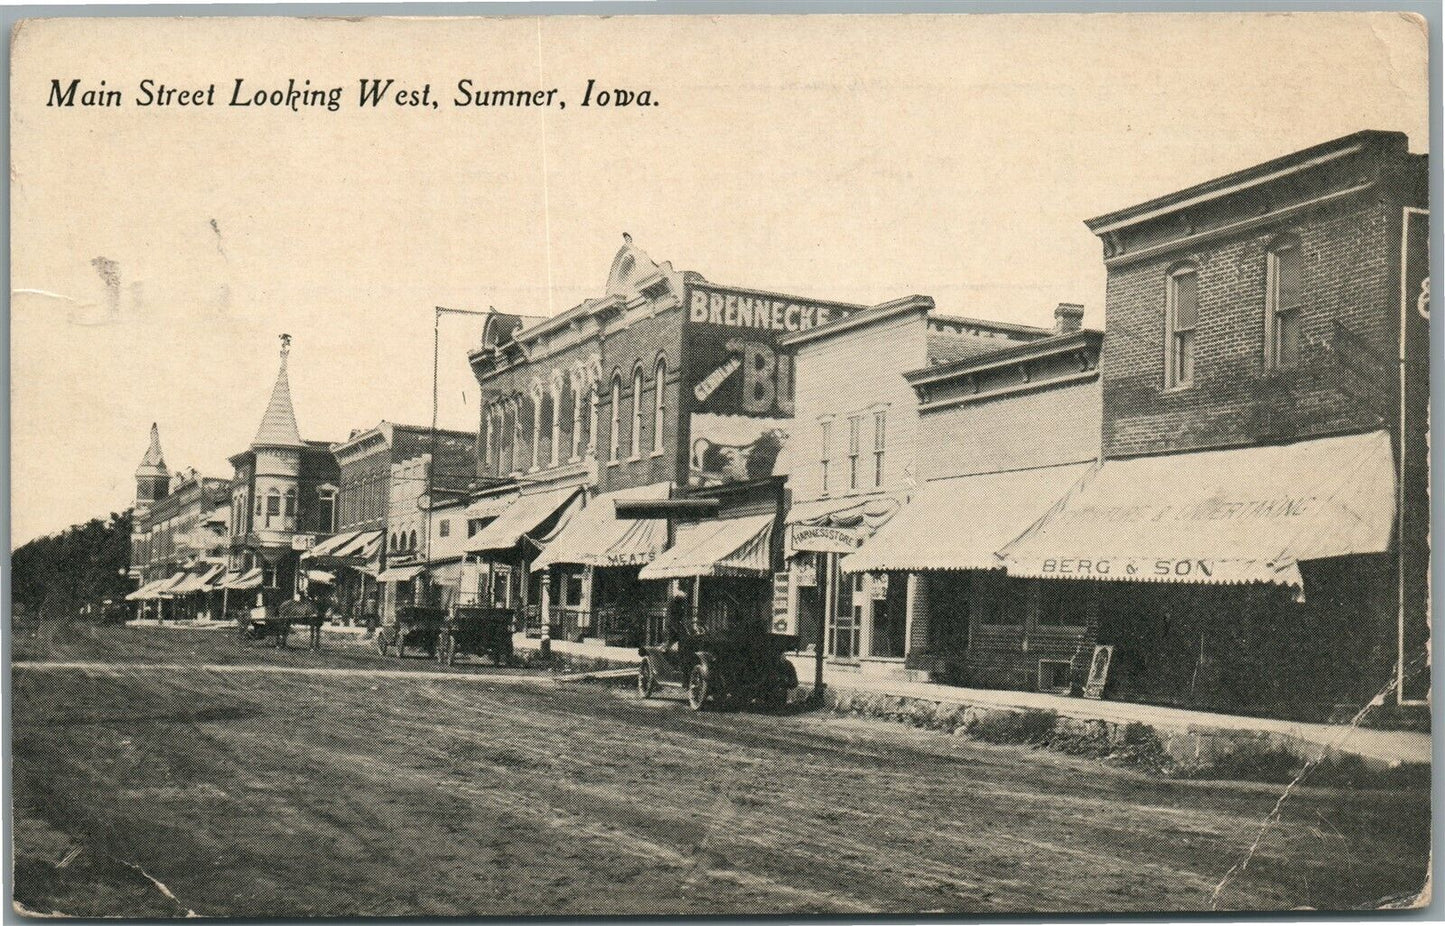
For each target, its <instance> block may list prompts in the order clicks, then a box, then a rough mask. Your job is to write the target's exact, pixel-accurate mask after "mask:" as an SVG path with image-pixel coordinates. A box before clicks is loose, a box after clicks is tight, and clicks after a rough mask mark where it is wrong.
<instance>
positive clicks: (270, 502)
mask: <svg viewBox="0 0 1445 926" xmlns="http://www.w3.org/2000/svg"><path fill="white" fill-rule="evenodd" d="M279 517H281V493H280V492H278V491H276V490H275V489H272V490H271V491H270V492H267V493H266V526H267V527H268V528H269V527H270V526H271V519H272V518H279Z"/></svg>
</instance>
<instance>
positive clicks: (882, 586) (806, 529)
mask: <svg viewBox="0 0 1445 926" xmlns="http://www.w3.org/2000/svg"><path fill="white" fill-rule="evenodd" d="M1051 333H1052V332H1051V331H1050V330H1049V329H1046V328H1036V327H1032V326H1027V325H1014V324H1008V323H1004V322H994V321H984V320H980V319H972V318H958V317H952V316H947V315H941V314H939V313H937V312H936V311H935V307H934V304H933V300H932V299H929V298H927V297H924V296H910V297H907V298H905V299H900V300H897V301H895V302H891V303H885V304H884V305H880V306H876V307H874V308H870V309H868V310H866V311H862V312H857V313H854V314H852V315H849V316H847V317H845V318H842V319H837V320H834V321H832V322H829V323H828V324H825V325H822V326H819V327H817V328H812V329H810V330H807V331H802V332H798V333H796V334H789V335H787V336H785V337H784V338H783V341H782V343H783V346H784V348H785V349H787V350H788V351H790V352H791V353H792V355H793V367H794V370H795V373H796V376H795V379H796V386H795V407H796V411H795V417H794V419H793V421H792V427H791V428H790V432H789V436H788V440H787V444H786V450H785V453H784V461H785V463H784V469H785V471H786V473H787V477H788V494H789V497H790V501H789V509H788V514H787V518H786V527H787V533H786V538H785V553H786V554H787V566H788V569H787V595H786V609H784V608H783V607H782V604H783V601H784V596H783V594H782V589H781V588H780V589H779V594H778V613H777V614H775V620H774V627H775V630H778V631H786V632H789V633H797V634H798V635H799V638H800V641H801V643H802V645H803V647H804V648H805V649H807V650H812V651H814V652H816V649H817V647H818V645H819V643H820V642H821V645H822V647H823V650H824V652H825V654H826V656H827V658H828V659H829V660H830V661H832V662H833V663H835V664H839V665H846V666H856V667H858V668H859V670H860V671H864V672H869V673H874V674H901V673H902V671H903V668H904V662H905V657H906V656H908V655H909V649H910V648H909V645H908V630H909V627H910V626H911V625H915V624H916V625H918V626H922V621H921V619H919V618H918V616H917V615H916V614H915V613H914V612H915V611H916V610H917V608H918V606H919V605H920V604H921V603H922V602H923V600H924V598H923V595H922V593H921V592H920V590H919V588H918V587H917V578H916V577H910V576H909V575H907V574H904V573H900V574H899V575H897V576H896V581H893V582H889V581H888V579H887V578H886V577H885V574H883V573H881V572H880V573H878V574H876V575H875V574H868V575H864V574H863V573H847V574H845V573H842V572H840V570H839V559H840V557H843V558H846V556H847V555H848V554H850V553H852V552H853V551H854V550H856V549H858V548H859V546H861V545H865V544H866V542H867V541H868V539H869V538H870V537H871V536H872V535H873V534H874V532H875V531H879V530H884V529H886V525H887V524H888V523H889V521H890V519H891V518H892V517H893V516H894V515H895V514H897V513H898V511H899V510H900V509H901V508H902V507H904V506H905V505H906V504H907V503H908V500H909V499H910V497H911V496H912V495H913V494H914V492H915V490H916V489H917V488H918V486H919V484H920V481H921V479H920V470H921V469H923V468H926V467H928V466H931V465H938V461H937V460H936V459H930V453H931V452H936V451H930V450H929V449H926V447H927V445H929V444H931V443H933V442H934V437H933V428H932V427H931V426H930V425H929V423H927V422H925V421H923V420H921V416H920V409H919V406H918V402H917V399H916V397H915V394H914V389H913V387H912V386H911V385H910V382H909V378H910V377H911V376H913V375H914V374H915V371H924V372H927V371H934V370H941V369H946V368H951V367H952V366H954V365H956V364H958V363H960V362H967V360H968V359H970V358H980V357H989V356H993V355H994V354H995V353H998V352H1007V351H1009V350H1010V349H1014V348H1018V347H1019V346H1021V345H1027V344H1030V343H1033V342H1038V341H1040V340H1041V339H1047V338H1048V337H1049V336H1050V334H1051Z"/></svg>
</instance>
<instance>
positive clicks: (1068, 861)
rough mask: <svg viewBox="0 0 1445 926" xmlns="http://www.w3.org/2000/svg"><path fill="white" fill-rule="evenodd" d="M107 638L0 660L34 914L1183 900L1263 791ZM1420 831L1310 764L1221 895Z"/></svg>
mask: <svg viewBox="0 0 1445 926" xmlns="http://www.w3.org/2000/svg"><path fill="white" fill-rule="evenodd" d="M102 633H105V634H111V635H113V636H112V637H110V638H107V639H100V640H98V641H97V640H88V641H87V640H81V641H79V642H75V641H71V642H69V643H67V644H66V645H64V646H61V645H58V644H56V645H45V646H38V645H35V644H34V643H31V644H28V645H25V644H22V647H21V649H20V651H18V652H17V653H16V654H15V658H16V659H23V660H40V661H50V660H59V659H67V660H73V661H82V662H92V661H97V660H95V659H94V658H89V659H88V658H86V657H87V656H91V657H94V656H97V655H103V656H105V657H106V659H107V660H108V659H113V658H117V653H123V654H125V655H126V656H128V657H129V658H131V659H133V660H134V661H133V662H131V663H130V664H115V665H112V666H110V667H95V666H91V667H69V668H60V667H53V668H45V667H24V666H20V667H16V668H15V670H14V674H13V694H14V700H13V702H12V703H13V705H14V707H13V748H14V756H15V763H14V766H13V767H14V769H15V771H14V801H15V815H16V851H17V868H16V898H17V900H18V901H20V902H21V903H22V904H24V905H25V906H26V907H27V908H28V909H32V910H40V911H49V910H58V911H62V912H66V913H70V914H94V913H109V914H145V915H161V914H176V913H181V914H184V913H185V912H187V911H194V912H196V913H199V914H206V915H239V916H285V917H295V916H309V915H357V914H379V915H386V914H410V915H450V914H471V915H482V914H514V915H515V914H522V913H553V914H603V913H766V912H784V911H795V912H802V911H838V912H843V913H855V912H862V911H884V912H912V911H931V910H939V911H966V912H986V911H1018V910H1087V909H1113V910H1130V909H1136V910H1159V909H1200V908H1208V906H1209V904H1210V897H1211V892H1212V891H1213V890H1214V888H1215V885H1216V884H1217V883H1218V882H1219V880H1220V878H1221V877H1222V876H1223V875H1224V873H1225V872H1226V871H1227V870H1228V869H1229V868H1230V867H1231V866H1232V865H1235V864H1236V863H1237V862H1240V861H1241V860H1242V859H1243V858H1244V857H1245V855H1246V853H1247V852H1248V850H1249V847H1250V845H1251V844H1252V843H1253V842H1254V841H1255V839H1256V836H1257V835H1258V834H1259V826H1260V824H1261V823H1262V822H1263V821H1264V820H1265V818H1266V816H1267V815H1268V814H1269V812H1270V809H1271V808H1272V807H1273V806H1274V803H1275V801H1276V799H1277V797H1278V795H1279V792H1280V790H1281V789H1280V788H1279V787H1277V786H1265V785H1258V784H1230V783H1219V782H1208V783H1205V782H1181V781H1165V780H1160V779H1156V778H1151V777H1149V776H1147V775H1145V774H1142V773H1139V772H1136V771H1133V770H1128V769H1121V768H1115V767H1112V766H1110V765H1107V764H1105V763H1102V762H1099V761H1095V760H1089V759H1077V758H1073V757H1069V756H1063V755H1059V754H1056V753H1051V752H1047V751H1040V750H1031V749H1024V748H1016V747H1003V746H988V745H983V744H980V743H975V742H972V741H969V740H966V739H965V738H963V737H951V736H945V735H941V734H937V733H932V732H927V731H918V730H912V729H907V728H904V727H900V726H895V725H889V724H883V723H878V722H872V721H862V720H854V719H849V718H842V717H837V716H833V715H823V714H807V713H796V714H792V715H788V716H776V715H765V714H754V713H708V714H701V715H696V714H692V713H689V712H688V711H687V710H686V709H685V707H684V706H683V705H682V704H681V703H680V702H679V701H676V700H657V701H648V702H643V701H639V700H637V699H636V697H635V695H633V694H631V693H630V692H627V691H626V690H621V689H613V688H606V687H602V686H598V685H578V684H559V683H556V682H554V681H552V680H550V679H547V678H539V677H537V676H532V677H529V678H527V679H525V680H510V679H503V678H488V677H487V676H486V675H481V676H477V677H470V678H467V679H466V680H464V681H463V680H460V679H456V678H437V677H432V676H430V675H426V674H421V673H417V674H414V675H410V676H407V675H403V676H399V677H398V676H387V677H378V676H375V675H373V674H371V673H368V672H366V671H347V672H340V673H338V672H334V671H330V670H329V667H335V666H340V665H347V666H350V667H352V668H353V669H354V668H357V663H356V660H355V658H354V657H353V656H352V655H350V654H336V653H332V654H328V655H326V656H323V657H309V660H310V661H306V660H304V659H302V658H301V657H293V656H288V655H286V654H276V653H274V652H271V653H266V652H262V651H255V652H247V653H245V654H243V657H244V658H237V657H234V656H233V657H227V659H226V660H225V661H228V662H232V663H236V662H241V663H246V664H251V665H257V666H265V665H266V664H267V662H268V661H270V660H275V663H276V664H286V665H290V666H296V667H303V668H304V667H305V666H312V667H313V668H314V671H289V672H270V671H259V670H251V671H226V672H220V671H214V670H209V669H206V668H204V666H205V665H207V664H208V662H220V661H221V660H219V659H215V660H208V656H209V655H212V654H213V653H220V652H222V648H224V647H231V649H229V650H226V651H227V652H234V644H233V642H232V641H230V640H229V638H227V639H226V640H224V641H222V640H220V639H219V638H217V639H214V640H213V639H206V638H204V635H203V634H198V633H177V632H170V633H169V635H167V636H165V637H160V638H157V637H155V636H154V635H155V633H156V631H150V633H151V634H152V637H151V638H144V639H141V638H131V637H127V636H125V635H133V634H141V633H145V631H135V630H127V629H119V628H117V629H111V630H107V631H103V632H102ZM117 639H120V640H123V641H125V642H126V645H125V646H124V647H121V648H120V649H117V648H116V647H115V646H114V645H113V644H114V641H115V640H117ZM157 640H159V642H157ZM162 656H165V657H166V658H159V657H162ZM417 662H418V663H419V662H420V660H418V661H417ZM151 666H160V667H159V668H152V667H151ZM1428 838H1429V811H1428V794H1427V793H1426V792H1424V791H1423V790H1421V791H1418V792H1406V793H1392V792H1385V791H1327V790H1323V789H1313V788H1308V787H1306V788H1303V789H1301V790H1300V791H1298V792H1297V793H1296V794H1294V795H1293V796H1292V797H1291V798H1290V799H1289V801H1287V802H1286V804H1285V810H1284V813H1283V816H1282V819H1281V823H1280V825H1279V826H1278V827H1276V828H1273V829H1271V830H1270V831H1269V832H1268V833H1267V834H1266V836H1265V837H1264V839H1263V840H1262V842H1261V846H1260V848H1259V850H1258V852H1257V853H1256V854H1255V855H1254V857H1253V858H1252V860H1251V861H1250V864H1249V865H1248V867H1247V868H1245V869H1244V871H1243V872H1242V873H1241V874H1240V875H1239V876H1238V877H1237V878H1236V879H1235V880H1234V881H1233V882H1232V883H1231V885H1230V886H1229V887H1228V889H1227V890H1226V891H1225V892H1224V893H1223V895H1222V897H1221V901H1222V904H1223V906H1226V907H1232V908H1238V907H1247V908H1256V909H1262V908H1295V907H1300V906H1311V907H1316V908H1334V907H1349V906H1356V905H1360V904H1369V903H1373V902H1375V901H1377V900H1379V899H1380V898H1383V897H1386V896H1389V895H1395V894H1400V893H1404V892H1412V891H1413V890H1415V889H1418V887H1419V885H1420V884H1421V882H1422V879H1423V872H1424V867H1425V864H1426V852H1427V846H1428ZM167 892H168V893H169V895H170V896H167Z"/></svg>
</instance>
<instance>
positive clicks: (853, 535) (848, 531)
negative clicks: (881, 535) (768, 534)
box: [788, 524, 864, 553]
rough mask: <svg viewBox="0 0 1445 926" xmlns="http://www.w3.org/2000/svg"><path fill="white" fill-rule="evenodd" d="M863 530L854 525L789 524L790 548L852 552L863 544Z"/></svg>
mask: <svg viewBox="0 0 1445 926" xmlns="http://www.w3.org/2000/svg"><path fill="white" fill-rule="evenodd" d="M863 539H864V538H863V532H862V531H860V530H858V529H857V528H852V527H831V526H828V525H812V524H789V525H788V549H789V550H811V551H813V552H816V553H852V552H853V551H854V550H856V549H858V548H859V547H860V546H862V545H863Z"/></svg>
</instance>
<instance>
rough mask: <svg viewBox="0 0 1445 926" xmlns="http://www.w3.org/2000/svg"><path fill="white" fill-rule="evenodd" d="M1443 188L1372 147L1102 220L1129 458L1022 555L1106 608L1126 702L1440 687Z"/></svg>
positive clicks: (1334, 149)
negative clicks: (1431, 536) (1436, 375)
mask: <svg viewBox="0 0 1445 926" xmlns="http://www.w3.org/2000/svg"><path fill="white" fill-rule="evenodd" d="M1426 186H1427V164H1426V159H1425V157H1424V156H1420V155H1413V154H1410V153H1409V151H1408V148H1407V140H1406V138H1405V137H1404V136H1403V135H1399V134H1396V133H1386V132H1360V133H1356V134H1354V135H1350V136H1347V137H1344V138H1340V139H1336V140H1334V141H1331V142H1328V143H1325V144H1322V145H1318V146H1316V147H1313V148H1310V149H1306V150H1304V151H1299V152H1295V153H1293V154H1290V155H1287V156H1285V157H1282V158H1278V159H1276V160H1273V161H1270V162H1267V163H1265V164H1261V165H1258V166H1256V167H1253V168H1249V169H1247V170H1243V171H1239V172H1236V173H1233V174H1229V175H1227V176H1225V177H1221V178H1219V179H1216V180H1212V181H1209V182H1207V183H1203V184H1199V185H1197V186H1194V187H1190V188H1188V189H1185V190H1181V191H1179V192H1176V193H1171V194H1169V195H1167V196H1163V197H1160V198H1158V199H1154V200H1151V201H1149V202H1146V203H1141V204H1139V205H1136V206H1131V207H1129V208H1127V209H1122V210H1119V211H1117V212H1114V213H1111V214H1109V215H1105V216H1100V217H1098V218H1095V219H1091V220H1089V222H1088V225H1089V227H1090V228H1091V229H1092V230H1093V231H1094V233H1095V234H1097V235H1098V236H1099V237H1100V239H1101V241H1102V243H1103V249H1104V259H1105V265H1106V267H1107V270H1108V285H1107V293H1106V334H1105V339H1104V346H1103V354H1102V359H1101V362H1100V366H1101V372H1102V381H1103V407H1102V413H1103V417H1102V422H1103V430H1102V449H1103V454H1104V457H1105V459H1104V461H1103V463H1102V464H1101V465H1100V466H1099V467H1097V468H1096V469H1095V470H1094V471H1092V472H1091V473H1090V474H1089V476H1088V478H1087V479H1086V480H1084V482H1083V483H1082V484H1081V486H1079V487H1078V488H1077V489H1076V490H1075V491H1073V492H1071V494H1070V495H1069V496H1068V497H1067V498H1065V499H1064V500H1062V501H1061V502H1060V504H1059V506H1057V507H1056V508H1055V509H1054V510H1053V511H1052V512H1051V513H1050V515H1049V516H1048V517H1047V518H1045V519H1043V521H1041V522H1040V523H1039V524H1037V525H1035V527H1034V528H1032V529H1031V530H1030V531H1029V532H1028V533H1026V534H1025V535H1024V536H1023V537H1021V538H1020V539H1018V540H1016V541H1015V542H1013V543H1012V544H1010V545H1009V547H1008V548H1006V549H1005V550H1004V551H1003V552H1004V555H1005V559H1006V561H1007V563H1008V571H1009V573H1010V574H1011V575H1021V576H1030V577H1041V578H1045V579H1048V580H1049V581H1050V582H1052V583H1053V584H1055V585H1057V586H1061V587H1064V588H1065V589H1066V590H1065V591H1060V592H1058V593H1057V594H1059V595H1061V596H1064V597H1067V598H1069V599H1070V600H1072V601H1073V602H1074V607H1076V608H1077V609H1079V610H1081V611H1083V612H1086V613H1089V614H1093V615H1096V616H1097V617H1096V618H1095V619H1091V620H1090V622H1089V628H1088V632H1089V635H1091V636H1095V637H1096V638H1097V641H1098V642H1099V644H1101V645H1103V646H1106V647H1111V649H1110V650H1108V652H1106V653H1104V654H1103V656H1102V658H1103V660H1104V662H1105V663H1109V668H1108V673H1109V674H1108V678H1107V684H1108V686H1109V690H1110V692H1111V696H1117V697H1136V698H1142V699H1149V700H1154V701H1165V702H1171V703H1185V704H1194V705H1202V706H1215V707H1224V708H1228V709H1234V710H1261V711H1268V712H1274V713H1289V714H1293V715H1298V716H1312V717H1321V716H1328V715H1329V714H1330V713H1331V712H1332V711H1335V710H1339V711H1347V710H1351V709H1352V708H1353V709H1357V708H1358V706H1359V705H1360V704H1361V703H1363V702H1364V701H1368V700H1369V699H1370V698H1371V697H1372V696H1373V695H1374V694H1376V693H1377V692H1378V691H1379V689H1380V688H1381V687H1382V685H1383V684H1384V683H1385V682H1386V681H1388V680H1389V679H1390V678H1391V676H1392V675H1393V674H1395V673H1396V672H1397V671H1398V670H1397V663H1400V664H1403V665H1405V666H1407V667H1411V670H1412V672H1413V674H1411V673H1410V672H1407V673H1406V674H1407V675H1410V678H1408V679H1407V684H1406V685H1405V686H1404V688H1409V689H1413V690H1415V691H1423V687H1422V685H1423V683H1422V681H1421V680H1422V679H1424V678H1428V675H1427V674H1426V672H1425V670H1424V666H1425V656H1424V648H1425V639H1426V636H1427V633H1428V631H1427V630H1426V629H1425V626H1426V625H1425V617H1424V607H1425V603H1426V587H1425V575H1426V569H1427V562H1428V544H1427V540H1426V533H1425V531H1426V522H1427V520H1428V509H1429V506H1428V496H1427V494H1426V492H1427V490H1426V476H1427V467H1428V460H1427V455H1426V451H1425V442H1424V436H1425V427H1426V425H1425V421H1426V417H1425V411H1426V404H1427V403H1428V365H1427V361H1425V359H1424V358H1425V356H1426V351H1427V342H1426V339H1427V337H1428V302H1427V301H1426V299H1427V296H1428V283H1427V282H1426V281H1427V280H1428V268H1427V266H1426V263H1427V251H1426V248H1427V244H1426V243H1425V242H1426V240H1427V237H1428V235H1427V223H1428V219H1427V216H1426V213H1425V211H1424V210H1425V207H1426V202H1427V196H1426ZM1402 655H1403V658H1401V657H1402ZM1110 657H1111V658H1112V662H1111V663H1110V662H1109V659H1110ZM1101 665H1102V663H1101Z"/></svg>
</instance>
